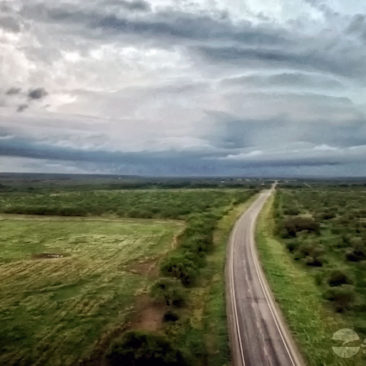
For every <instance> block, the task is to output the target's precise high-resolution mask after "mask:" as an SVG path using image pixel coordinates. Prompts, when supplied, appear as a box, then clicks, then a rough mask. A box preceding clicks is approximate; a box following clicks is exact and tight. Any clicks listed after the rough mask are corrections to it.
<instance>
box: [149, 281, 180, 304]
mask: <svg viewBox="0 0 366 366" xmlns="http://www.w3.org/2000/svg"><path fill="white" fill-rule="evenodd" d="M150 294H151V296H152V297H153V298H154V299H156V300H158V301H164V303H165V304H166V305H168V306H177V307H180V306H183V304H184V302H185V294H184V290H183V288H182V285H181V283H180V282H179V281H178V280H176V279H174V278H161V279H160V280H158V281H156V282H155V283H154V285H153V286H152V287H151V290H150Z"/></svg>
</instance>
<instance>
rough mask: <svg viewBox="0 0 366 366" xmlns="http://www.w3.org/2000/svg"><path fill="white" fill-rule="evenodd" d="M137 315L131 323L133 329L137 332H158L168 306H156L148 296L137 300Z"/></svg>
mask: <svg viewBox="0 0 366 366" xmlns="http://www.w3.org/2000/svg"><path fill="white" fill-rule="evenodd" d="M135 309H136V315H135V318H134V319H133V321H132V322H131V328H132V329H137V330H147V331H157V330H159V329H160V328H161V327H162V324H163V316H164V313H165V311H166V306H164V305H161V304H156V303H155V302H153V300H152V299H151V298H150V297H149V296H147V295H142V296H140V297H139V298H138V299H137V303H136V307H135Z"/></svg>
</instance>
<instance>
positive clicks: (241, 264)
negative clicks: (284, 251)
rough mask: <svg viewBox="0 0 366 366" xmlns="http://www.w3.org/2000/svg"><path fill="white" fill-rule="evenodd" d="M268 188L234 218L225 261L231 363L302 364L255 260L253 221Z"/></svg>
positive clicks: (253, 365) (249, 365)
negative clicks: (235, 221) (234, 222)
mask: <svg viewBox="0 0 366 366" xmlns="http://www.w3.org/2000/svg"><path fill="white" fill-rule="evenodd" d="M273 189H275V187H273V188H272V189H271V190H267V191H264V192H262V193H261V194H260V195H259V197H258V198H257V199H256V201H254V202H253V204H252V205H251V206H250V208H249V209H248V210H247V211H246V212H245V213H244V214H243V215H242V216H241V218H240V219H239V220H238V221H237V223H236V225H235V227H234V229H233V231H232V234H231V238H230V242H229V246H228V255H227V264H226V296H227V314H228V322H229V333H230V342H231V351H232V359H233V366H244V365H246V366H262V365H278V366H287V365H291V366H293V365H296V366H297V365H303V364H304V363H303V361H302V359H301V357H300V355H299V353H298V351H297V349H296V346H295V344H294V342H293V340H292V338H291V335H290V333H289V331H288V329H287V327H286V324H285V323H284V321H283V317H282V315H281V313H280V311H279V309H278V307H277V305H276V304H275V302H274V299H273V296H272V293H271V290H270V288H269V286H268V283H267V281H266V279H265V276H264V273H263V270H262V268H261V265H260V263H259V259H258V255H257V250H256V246H255V240H254V235H255V223H256V219H257V216H258V214H259V213H260V211H261V209H262V207H263V205H264V204H265V202H266V200H267V199H268V198H269V196H270V195H271V194H272V192H273Z"/></svg>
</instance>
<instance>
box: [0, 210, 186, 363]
mask: <svg viewBox="0 0 366 366" xmlns="http://www.w3.org/2000/svg"><path fill="white" fill-rule="evenodd" d="M183 228H184V225H183V224H182V223H179V222H174V221H158V220H149V221H148V220H132V219H125V220H101V219H78V218H58V217H52V218H50V217H43V218H36V217H16V216H6V215H2V217H1V220H0V298H1V302H0V323H1V327H0V364H1V365H7V366H11V365H15V364H16V365H29V364H32V365H42V366H43V365H52V366H57V365H59V366H67V365H75V364H76V363H77V361H78V360H80V359H83V358H85V357H87V356H88V354H89V353H90V352H92V350H93V347H94V344H95V342H96V341H97V340H98V339H99V338H100V336H101V335H102V334H104V333H108V332H111V331H113V329H114V328H116V327H120V326H121V325H123V324H124V323H126V321H127V320H128V319H129V317H130V315H131V313H132V311H133V307H134V303H135V301H136V296H138V295H139V294H142V293H143V292H146V291H147V287H148V285H149V284H150V283H151V281H153V280H154V273H155V272H156V271H155V272H154V268H156V267H158V266H157V261H158V260H159V258H161V257H162V256H164V254H166V253H167V252H168V251H169V250H171V249H172V243H173V238H174V236H175V235H177V234H178V233H179V232H181V231H182V230H183ZM157 272H158V271H157Z"/></svg>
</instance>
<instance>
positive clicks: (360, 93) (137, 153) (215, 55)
mask: <svg viewBox="0 0 366 366" xmlns="http://www.w3.org/2000/svg"><path fill="white" fill-rule="evenodd" d="M0 78H1V79H0V170H1V171H8V172H9V171H10V172H53V173H76V172H81V173H83V172H85V173H93V172H96V173H112V174H138V175H159V176H160V175H169V176H172V175H173V176H183V175H185V176H192V175H209V176H222V175H235V176H301V175H305V176H362V175H363V176H366V163H365V160H366V159H365V158H366V1H362V0H347V1H345V0H261V1H258V0H150V1H147V0H88V1H80V0H58V1H50V0H43V1H42V0H1V1H0Z"/></svg>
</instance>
